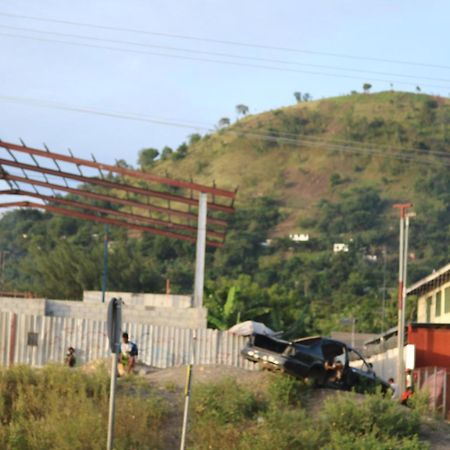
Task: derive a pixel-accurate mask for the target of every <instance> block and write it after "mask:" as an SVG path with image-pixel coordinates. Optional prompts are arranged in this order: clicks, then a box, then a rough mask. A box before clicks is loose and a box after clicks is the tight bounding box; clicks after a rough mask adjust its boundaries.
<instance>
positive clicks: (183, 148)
mask: <svg viewBox="0 0 450 450" xmlns="http://www.w3.org/2000/svg"><path fill="white" fill-rule="evenodd" d="M188 148H189V147H188V146H187V144H186V142H183V143H182V144H181V145H180V146H179V147H178V148H177V151H176V152H174V153H173V154H172V159H174V160H179V159H183V158H184V157H185V156H186V155H187V153H188Z"/></svg>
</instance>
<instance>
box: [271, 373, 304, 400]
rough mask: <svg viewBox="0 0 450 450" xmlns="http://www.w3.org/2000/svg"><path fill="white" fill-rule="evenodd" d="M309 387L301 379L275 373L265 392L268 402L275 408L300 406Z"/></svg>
mask: <svg viewBox="0 0 450 450" xmlns="http://www.w3.org/2000/svg"><path fill="white" fill-rule="evenodd" d="M310 390H311V389H310V387H309V386H308V385H307V384H306V383H305V381H303V380H298V379H297V378H294V377H291V376H289V375H284V376H280V375H279V374H275V375H274V376H273V378H272V380H271V383H270V385H269V388H268V390H267V394H268V397H269V401H270V404H271V405H273V406H274V407H276V408H282V407H286V406H288V405H290V406H300V405H301V404H302V403H303V400H305V399H306V398H307V397H308V395H307V394H308V393H309V391H310Z"/></svg>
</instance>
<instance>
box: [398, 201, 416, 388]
mask: <svg viewBox="0 0 450 450" xmlns="http://www.w3.org/2000/svg"><path fill="white" fill-rule="evenodd" d="M411 206H412V204H411V203H402V204H396V205H394V208H396V209H398V210H399V212H400V239H399V264H398V302H397V308H398V323H397V384H398V386H399V389H400V391H401V392H403V391H404V390H405V377H404V374H405V367H404V366H405V364H404V355H403V352H404V346H405V311H406V305H405V304H406V301H405V293H406V274H407V271H406V266H407V252H408V242H407V239H408V231H409V217H408V214H407V213H406V211H407V210H408V209H409V208H411Z"/></svg>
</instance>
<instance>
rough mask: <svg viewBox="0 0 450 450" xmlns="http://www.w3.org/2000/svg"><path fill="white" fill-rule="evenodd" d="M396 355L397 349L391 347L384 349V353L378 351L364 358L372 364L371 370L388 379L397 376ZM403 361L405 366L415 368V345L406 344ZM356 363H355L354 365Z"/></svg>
mask: <svg viewBox="0 0 450 450" xmlns="http://www.w3.org/2000/svg"><path fill="white" fill-rule="evenodd" d="M397 356H398V351H397V349H396V348H391V349H389V350H386V351H385V352H384V353H378V354H377V355H373V356H371V357H370V358H366V361H367V362H368V363H372V364H373V370H375V373H376V374H377V375H378V376H379V377H380V378H382V379H383V380H388V379H389V378H391V377H392V378H394V380H395V379H396V378H397ZM403 361H404V364H405V368H408V369H414V368H415V346H414V345H410V344H408V345H406V346H405V347H404V351H403ZM357 365H358V364H357V363H355V366H357Z"/></svg>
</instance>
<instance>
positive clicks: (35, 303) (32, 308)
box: [0, 297, 46, 315]
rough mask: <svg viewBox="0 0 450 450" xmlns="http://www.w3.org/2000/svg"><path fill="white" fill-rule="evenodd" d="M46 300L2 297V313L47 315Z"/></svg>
mask: <svg viewBox="0 0 450 450" xmlns="http://www.w3.org/2000/svg"><path fill="white" fill-rule="evenodd" d="M45 301H46V300H45V298H18V297H0V312H15V313H18V314H37V315H44V314H45Z"/></svg>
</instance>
